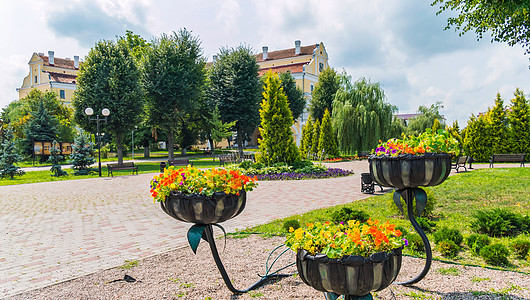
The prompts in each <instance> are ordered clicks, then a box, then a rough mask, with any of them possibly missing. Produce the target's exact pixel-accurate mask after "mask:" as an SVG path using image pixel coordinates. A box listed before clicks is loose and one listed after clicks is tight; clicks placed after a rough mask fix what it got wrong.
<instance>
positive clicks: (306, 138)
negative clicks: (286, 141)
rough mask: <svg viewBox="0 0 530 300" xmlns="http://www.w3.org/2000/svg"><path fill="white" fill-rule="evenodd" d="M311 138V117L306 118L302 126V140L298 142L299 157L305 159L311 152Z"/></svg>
mask: <svg viewBox="0 0 530 300" xmlns="http://www.w3.org/2000/svg"><path fill="white" fill-rule="evenodd" d="M312 138H313V121H311V117H309V118H308V119H307V122H306V123H305V125H304V127H303V128H302V142H301V143H300V157H301V158H302V159H306V158H307V156H308V154H309V153H310V152H311V148H312V144H311V142H312Z"/></svg>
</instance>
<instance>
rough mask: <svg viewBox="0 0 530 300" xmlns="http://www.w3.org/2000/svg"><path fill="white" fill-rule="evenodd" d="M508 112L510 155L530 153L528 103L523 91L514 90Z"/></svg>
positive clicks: (529, 111) (529, 107)
mask: <svg viewBox="0 0 530 300" xmlns="http://www.w3.org/2000/svg"><path fill="white" fill-rule="evenodd" d="M514 94H515V98H513V99H512V101H511V102H512V106H511V110H510V111H509V112H508V120H509V123H510V130H509V141H510V153H530V103H529V101H528V100H527V99H526V98H525V96H524V94H523V91H521V90H519V89H516V90H515V93H514Z"/></svg>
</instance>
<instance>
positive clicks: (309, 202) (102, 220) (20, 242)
mask: <svg viewBox="0 0 530 300" xmlns="http://www.w3.org/2000/svg"><path fill="white" fill-rule="evenodd" d="M332 166H333V167H340V168H345V169H351V170H354V171H355V173H356V174H355V175H353V176H349V177H343V178H332V179H324V180H302V181H263V182H260V183H259V187H258V188H257V189H255V190H254V191H253V192H250V193H249V194H248V197H247V207H246V208H245V210H244V211H243V213H241V215H239V216H238V217H237V218H235V219H233V220H230V221H227V222H225V223H223V226H224V227H225V228H226V230H227V231H234V230H235V229H236V228H240V229H242V228H246V227H249V226H253V225H256V224H262V223H266V222H268V221H271V220H273V219H276V218H281V217H286V216H290V215H293V214H299V213H303V212H307V211H310V210H314V209H317V208H321V207H328V206H333V205H337V204H343V203H349V202H352V201H355V200H358V199H361V198H365V197H367V196H370V195H365V194H362V193H361V192H360V173H362V172H367V171H368V163H367V162H366V161H356V162H347V163H338V164H332ZM477 166H480V165H477ZM486 166H487V165H486ZM496 167H501V165H499V166H496ZM453 172H454V171H453ZM152 176H153V174H140V175H138V176H131V175H127V176H119V177H112V178H106V177H102V178H93V179H81V180H70V181H60V182H47V183H35V184H25V185H15V186H0V298H3V297H6V296H10V295H15V294H18V293H21V292H23V291H27V290H31V289H35V288H39V287H44V286H47V285H51V284H55V283H58V282H62V281H65V280H69V279H72V278H75V277H79V276H82V275H86V274H89V273H93V272H96V271H99V270H102V269H106V268H111V267H115V266H119V265H122V264H124V262H125V260H129V261H131V260H138V259H142V258H146V257H148V256H152V255H155V254H159V253H163V252H166V251H169V250H172V249H175V248H177V247H181V246H183V245H185V244H186V238H185V236H186V231H187V229H188V228H189V226H190V224H187V223H183V222H178V221H176V220H174V219H173V218H171V217H169V216H168V215H166V214H165V213H164V212H163V211H162V210H161V209H160V207H159V204H158V203H157V204H153V201H152V199H151V198H150V196H149V194H148V189H149V181H150V179H151V178H152ZM376 191H379V189H378V188H377V189H376Z"/></svg>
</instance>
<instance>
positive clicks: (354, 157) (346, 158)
mask: <svg viewBox="0 0 530 300" xmlns="http://www.w3.org/2000/svg"><path fill="white" fill-rule="evenodd" d="M367 158H368V156H357V155H351V156H341V157H334V158H327V159H324V160H322V162H325V163H335V162H343V161H352V160H363V159H367Z"/></svg>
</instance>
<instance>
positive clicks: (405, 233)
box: [396, 226, 409, 236]
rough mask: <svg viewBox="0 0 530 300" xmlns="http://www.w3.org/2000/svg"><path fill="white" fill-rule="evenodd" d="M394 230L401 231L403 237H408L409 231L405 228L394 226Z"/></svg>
mask: <svg viewBox="0 0 530 300" xmlns="http://www.w3.org/2000/svg"><path fill="white" fill-rule="evenodd" d="M396 229H399V231H401V233H402V234H403V236H407V235H409V231H408V230H407V228H405V227H403V226H396Z"/></svg>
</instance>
